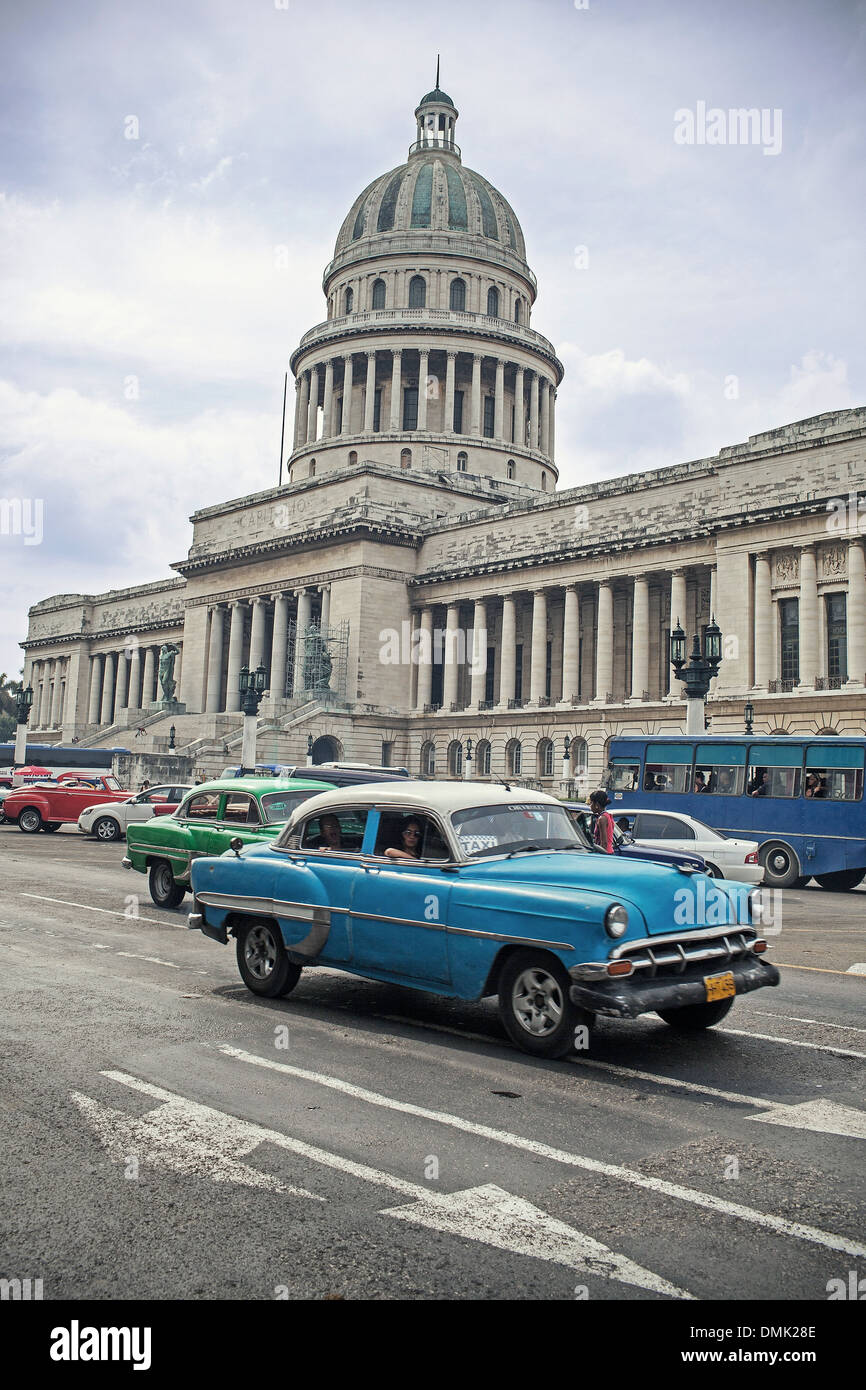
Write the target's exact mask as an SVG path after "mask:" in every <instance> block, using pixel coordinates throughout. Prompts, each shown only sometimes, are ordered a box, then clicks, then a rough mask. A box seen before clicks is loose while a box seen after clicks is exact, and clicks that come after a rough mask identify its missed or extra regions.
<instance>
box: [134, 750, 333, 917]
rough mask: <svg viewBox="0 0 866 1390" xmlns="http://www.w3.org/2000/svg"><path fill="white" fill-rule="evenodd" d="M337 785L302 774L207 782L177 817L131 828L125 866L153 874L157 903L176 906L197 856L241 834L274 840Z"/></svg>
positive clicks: (249, 840)
mask: <svg viewBox="0 0 866 1390" xmlns="http://www.w3.org/2000/svg"><path fill="white" fill-rule="evenodd" d="M333 786H334V784H333V782H325V781H315V782H313V781H308V780H306V779H305V778H301V777H226V778H224V779H220V780H219V781H216V782H203V783H201V784H200V785H199V786H197V787H193V789H192V791H191V792H190V793H189V795H188V796H186V797H184V799H183V801H182V802H181V804H180V806H178V808H177V810H176V811H175V813H174V815H173V816H158V817H156V818H154V819H153V820H148V821H143V822H141V823H140V824H136V825H130V826H129V827H128V830H127V834H126V849H127V852H126V856H125V858H124V860H123V867H124V868H125V869H136V870H137V871H138V873H140V874H147V875H148V879H149V885H150V896H151V897H152V898H153V901H154V902H155V903H156V905H157V907H177V906H178V904H179V903H181V902H182V901H183V898H184V896H185V894H186V893H187V891H188V890H189V868H190V864H191V862H192V860H193V859H197V858H199V857H200V856H201V855H214V854H224V853H225V851H226V850H227V849H228V848H229V847H230V844H231V841H232V840H233V839H235V838H236V837H237V838H239V839H241V840H242V841H243V842H244V844H245V845H253V844H258V843H261V842H262V841H265V840H272V839H273V838H274V836H276V835H277V834H278V833H279V831H280V830H281V829H282V827H283V826H284V825H285V823H286V821H287V820H288V819H289V817H290V816H291V815H292V813H293V811H294V810H295V809H296V807H298V806H300V804H301V802H302V801H306V799H307V797H309V796H317V795H318V794H319V793H320V792H326V791H332V790H333Z"/></svg>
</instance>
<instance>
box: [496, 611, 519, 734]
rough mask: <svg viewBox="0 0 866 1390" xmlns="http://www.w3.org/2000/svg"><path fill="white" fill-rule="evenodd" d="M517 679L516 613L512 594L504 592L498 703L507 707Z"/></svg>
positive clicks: (511, 698)
mask: <svg viewBox="0 0 866 1390" xmlns="http://www.w3.org/2000/svg"><path fill="white" fill-rule="evenodd" d="M516 681H517V615H516V612H515V608H514V595H513V594H506V595H505V597H504V598H503V600H502V654H501V657H500V661H499V703H500V705H504V706H506V707H507V705H508V701H509V700H513V699H514V687H515V683H516Z"/></svg>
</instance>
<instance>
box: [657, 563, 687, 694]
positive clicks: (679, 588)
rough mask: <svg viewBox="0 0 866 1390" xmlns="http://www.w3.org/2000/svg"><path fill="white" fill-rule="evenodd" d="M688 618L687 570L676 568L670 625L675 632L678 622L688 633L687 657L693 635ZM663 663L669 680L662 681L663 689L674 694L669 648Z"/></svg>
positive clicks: (672, 590) (672, 582)
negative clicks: (688, 625) (687, 627)
mask: <svg viewBox="0 0 866 1390" xmlns="http://www.w3.org/2000/svg"><path fill="white" fill-rule="evenodd" d="M687 619H688V614H687V612H686V574H685V570H674V571H673V573H672V574H671V623H670V627H671V632H673V630H674V628H675V627H676V626H677V623H679V625H680V627H681V628H682V629H683V631H684V632H685V633H686V657H687V658H688V654H689V652H690V651H691V642H690V640H689V639H690V637H691V633H689V632H687V631H686V621H687ZM662 664H663V666H664V670H665V671H666V672H667V680H666V681H662V689H663V690H664V691H666V692H667V694H668V695H672V694H673V693H674V673H673V667H672V666H671V654H670V650H668V651H666V652H663V653H662Z"/></svg>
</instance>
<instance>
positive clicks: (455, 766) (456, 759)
mask: <svg viewBox="0 0 866 1390" xmlns="http://www.w3.org/2000/svg"><path fill="white" fill-rule="evenodd" d="M448 775H449V776H450V777H462V776H463V744H462V743H461V742H460V739H459V738H455V739H453V740H452V741H451V743H449V745H448Z"/></svg>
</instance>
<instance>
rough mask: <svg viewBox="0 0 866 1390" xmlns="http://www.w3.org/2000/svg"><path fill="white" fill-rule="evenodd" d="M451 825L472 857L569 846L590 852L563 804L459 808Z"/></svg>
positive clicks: (460, 842)
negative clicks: (531, 848) (461, 809)
mask: <svg viewBox="0 0 866 1390" xmlns="http://www.w3.org/2000/svg"><path fill="white" fill-rule="evenodd" d="M451 824H452V825H453V826H454V830H455V832H456V835H457V839H458V842H459V844H460V848H461V850H462V851H463V853H464V854H465V855H466V856H467V858H469V859H478V858H480V857H481V856H482V855H486V854H508V853H511V852H513V851H516V850H521V849H527V848H529V847H530V846H531V847H533V848H535V849H569V850H576V851H577V852H578V853H581V854H585V853H587V847H586V842H585V840H584V838H583V836H581V835H580V833H579V832H578V830H576V829H575V827H574V825H572V823H571V821H570V819H569V817H568V813H567V812H566V810H565V808H564V807H563V806H548V805H545V804H541V803H538V802H534V803H532V802H530V803H529V804H528V805H516V806H473V807H472V808H471V809H470V810H467V811H455V812H454V813H453V815H452V817H451Z"/></svg>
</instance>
